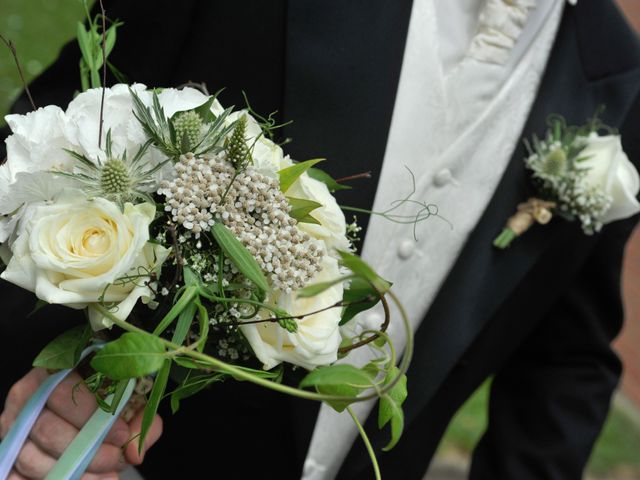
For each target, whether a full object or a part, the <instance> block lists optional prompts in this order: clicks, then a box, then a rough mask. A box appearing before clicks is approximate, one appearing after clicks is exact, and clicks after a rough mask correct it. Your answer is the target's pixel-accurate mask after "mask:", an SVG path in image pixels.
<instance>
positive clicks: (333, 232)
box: [286, 172, 350, 253]
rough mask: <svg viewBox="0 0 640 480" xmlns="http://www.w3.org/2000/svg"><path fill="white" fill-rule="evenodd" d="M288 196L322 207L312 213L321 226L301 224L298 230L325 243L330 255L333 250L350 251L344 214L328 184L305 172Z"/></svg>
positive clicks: (291, 188)
mask: <svg viewBox="0 0 640 480" xmlns="http://www.w3.org/2000/svg"><path fill="white" fill-rule="evenodd" d="M286 195H287V196H288V197H294V198H303V199H305V200H313V201H314V202H318V203H319V204H321V205H322V206H321V207H318V208H317V209H315V210H313V211H312V212H311V216H312V217H313V218H315V219H316V220H318V222H320V225H318V224H314V223H299V224H298V228H299V229H300V230H302V231H304V232H307V233H308V234H309V235H311V236H312V237H313V238H315V239H317V240H321V241H323V242H324V243H325V245H326V246H327V248H328V249H329V251H330V253H331V249H337V250H348V249H349V247H350V244H349V240H348V239H347V236H346V231H347V225H346V221H345V218H344V213H343V212H342V210H341V209H340V206H339V205H338V202H337V201H336V199H335V197H334V196H333V195H331V192H329V188H327V185H326V184H324V183H323V182H321V181H319V180H316V179H314V178H311V177H310V176H309V175H308V174H307V173H306V172H305V173H303V174H302V175H301V176H300V177H299V178H298V180H296V181H295V182H294V183H293V185H291V187H289V189H288V190H287V192H286Z"/></svg>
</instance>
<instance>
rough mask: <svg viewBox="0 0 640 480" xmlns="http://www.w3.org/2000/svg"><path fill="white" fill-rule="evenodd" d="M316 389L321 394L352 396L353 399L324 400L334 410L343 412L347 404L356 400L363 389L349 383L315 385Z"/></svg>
mask: <svg viewBox="0 0 640 480" xmlns="http://www.w3.org/2000/svg"><path fill="white" fill-rule="evenodd" d="M316 390H317V391H318V393H322V394H323V395H338V396H341V397H352V398H353V400H325V403H326V404H327V405H329V406H330V407H331V408H333V409H334V410H335V411H336V412H343V411H344V410H346V408H347V407H348V406H349V405H351V404H352V403H353V402H355V401H356V399H357V398H358V395H359V394H360V393H361V392H362V391H363V390H364V389H362V388H357V387H352V386H350V385H325V386H320V387H316Z"/></svg>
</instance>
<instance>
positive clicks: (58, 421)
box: [29, 409, 129, 473]
mask: <svg viewBox="0 0 640 480" xmlns="http://www.w3.org/2000/svg"><path fill="white" fill-rule="evenodd" d="M123 423H124V421H123ZM124 425H125V428H126V430H119V431H118V432H116V433H115V434H114V433H112V434H111V436H112V437H114V438H116V440H117V441H119V442H120V444H119V446H122V445H123V444H124V443H125V442H126V441H127V440H128V439H129V427H128V426H127V424H126V423H125V424H124ZM77 435H78V429H77V428H76V427H74V426H73V425H71V424H70V423H69V422H67V421H66V420H64V419H62V418H60V417H59V416H58V415H56V414H55V413H53V412H52V411H51V410H49V409H45V410H44V411H43V412H42V414H40V417H39V418H38V420H37V421H36V423H35V425H34V426H33V429H32V430H31V433H30V434H29V438H30V439H31V440H32V441H33V443H35V444H36V446H38V448H40V450H42V451H43V452H44V453H46V454H47V455H50V456H51V457H53V458H59V457H60V456H61V455H62V454H63V453H64V451H65V450H66V449H67V447H68V446H69V444H70V443H71V442H72V441H73V439H74V438H75V437H76V436H77ZM118 436H119V437H120V438H119V439H118V438H117V437H118ZM119 446H115V445H112V444H103V445H102V446H101V447H100V448H99V449H98V452H97V453H96V456H95V457H94V458H93V460H92V461H91V464H90V465H89V468H88V470H89V471H90V472H96V473H106V472H111V471H119V470H122V469H123V468H125V467H126V466H127V464H126V462H125V460H124V456H123V454H122V450H121V449H120V448H119Z"/></svg>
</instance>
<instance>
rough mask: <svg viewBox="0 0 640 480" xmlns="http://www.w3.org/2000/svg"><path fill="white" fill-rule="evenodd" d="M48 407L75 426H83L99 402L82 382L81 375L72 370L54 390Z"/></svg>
mask: <svg viewBox="0 0 640 480" xmlns="http://www.w3.org/2000/svg"><path fill="white" fill-rule="evenodd" d="M47 407H48V408H49V409H50V410H51V411H52V412H53V413H55V414H57V415H58V416H59V417H61V418H63V419H65V420H66V421H67V422H69V423H70V424H71V425H73V426H74V427H76V428H82V426H83V425H84V424H85V423H86V422H87V420H89V418H90V417H91V415H93V412H94V411H95V410H96V408H97V404H96V399H95V397H94V395H93V394H92V393H91V392H90V391H89V390H88V389H87V387H86V386H85V385H84V383H82V378H81V377H80V375H78V374H77V373H75V372H72V373H71V374H69V376H68V377H67V378H65V379H64V380H63V381H62V382H60V385H58V387H57V388H56V389H55V390H54V391H53V393H52V394H51V396H50V397H49V400H48V401H47Z"/></svg>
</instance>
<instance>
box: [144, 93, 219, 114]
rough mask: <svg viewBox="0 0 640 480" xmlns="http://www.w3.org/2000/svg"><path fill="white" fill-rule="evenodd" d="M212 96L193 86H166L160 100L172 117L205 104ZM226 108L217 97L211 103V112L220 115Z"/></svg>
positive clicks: (165, 110) (149, 96) (165, 111)
mask: <svg viewBox="0 0 640 480" xmlns="http://www.w3.org/2000/svg"><path fill="white" fill-rule="evenodd" d="M147 98H148V101H149V106H151V98H152V97H151V95H150V94H149V95H148V97H147ZM209 98H211V97H210V96H207V95H205V94H204V93H202V92H201V91H200V90H197V89H195V88H191V87H185V88H182V89H180V90H178V89H177V88H165V89H163V90H162V91H161V92H160V93H159V94H158V100H159V101H160V105H162V109H163V110H164V113H165V115H166V116H167V117H172V116H173V115H174V114H175V113H176V112H183V111H185V110H192V109H194V108H196V107H199V106H200V105H203V104H204V103H206V102H207V100H209ZM223 111H224V109H223V108H222V105H220V102H219V101H218V100H217V99H216V100H214V101H213V103H212V104H211V112H212V113H214V114H215V115H220V114H221V113H222V112H223Z"/></svg>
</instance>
